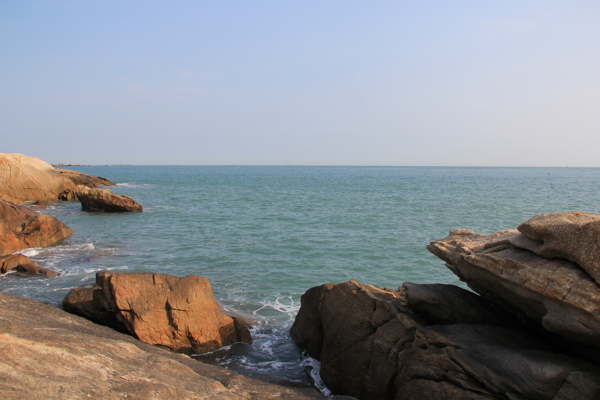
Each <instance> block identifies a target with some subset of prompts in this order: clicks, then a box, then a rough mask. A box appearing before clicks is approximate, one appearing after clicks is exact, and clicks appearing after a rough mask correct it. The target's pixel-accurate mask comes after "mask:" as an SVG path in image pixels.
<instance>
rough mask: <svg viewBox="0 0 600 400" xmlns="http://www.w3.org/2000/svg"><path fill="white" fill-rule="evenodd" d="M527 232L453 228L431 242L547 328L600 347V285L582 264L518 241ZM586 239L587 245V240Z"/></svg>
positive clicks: (480, 286) (472, 283)
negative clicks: (540, 252) (485, 232)
mask: <svg viewBox="0 0 600 400" xmlns="http://www.w3.org/2000/svg"><path fill="white" fill-rule="evenodd" d="M522 239H523V234H521V233H520V232H519V231H516V230H503V231H499V232H496V233H493V234H491V235H482V234H477V233H474V232H473V231H470V230H466V229H458V230H454V231H451V232H450V234H449V235H448V236H447V237H446V238H444V239H441V240H436V241H433V242H431V243H430V244H429V245H428V246H427V248H428V249H429V251H431V252H432V253H433V254H435V255H436V256H438V257H439V258H441V259H442V260H444V261H446V266H447V267H448V268H450V269H451V270H452V271H453V272H454V273H455V274H456V275H458V276H459V277H460V279H461V280H462V281H464V282H466V283H467V285H469V287H470V288H471V289H473V290H474V291H476V292H477V293H479V294H481V295H482V296H484V297H486V298H488V299H490V300H492V301H493V302H495V303H496V304H501V305H503V306H506V307H507V308H510V309H512V310H514V311H516V312H518V313H520V314H521V315H523V316H525V317H528V318H530V319H531V320H532V321H533V322H534V323H536V324H538V325H540V326H541V327H543V328H544V329H545V330H547V331H549V332H551V333H554V334H557V335H560V336H562V337H565V338H569V339H571V340H573V341H575V342H578V343H580V344H584V345H589V346H593V347H595V348H600V287H599V286H598V284H597V283H596V282H595V281H594V280H593V279H592V278H591V277H590V276H589V275H588V274H587V273H586V272H585V271H584V270H582V269H581V268H580V266H579V265H577V264H575V263H573V262H571V261H567V260H564V259H556V258H545V257H542V256H540V255H538V254H536V253H534V252H532V251H529V250H525V249H522V248H519V247H516V246H514V245H513V243H521V242H522V241H523V240H522ZM585 245H586V244H585V243H582V246H585Z"/></svg>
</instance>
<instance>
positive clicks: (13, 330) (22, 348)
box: [0, 293, 323, 400]
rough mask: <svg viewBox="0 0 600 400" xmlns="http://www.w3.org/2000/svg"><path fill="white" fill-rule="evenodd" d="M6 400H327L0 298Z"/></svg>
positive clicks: (0, 362) (0, 367) (0, 391)
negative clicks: (88, 399)
mask: <svg viewBox="0 0 600 400" xmlns="http://www.w3.org/2000/svg"><path fill="white" fill-rule="evenodd" d="M0 354H2V357H0V398H2V399H28V400H38V399H39V400H41V399H44V400H46V399H87V398H92V399H111V400H112V399H115V400H116V399H149V400H152V399H155V400H159V399H182V400H187V399H190V400H192V399H193V400H197V399H216V400H225V399H236V400H238V399H239V400H242V399H248V400H249V399H252V400H267V399H268V400H304V399H320V398H323V397H322V396H321V395H320V394H318V393H317V392H316V391H315V390H313V389H309V388H294V389H293V388H286V387H282V386H278V385H274V384H270V383H265V382H261V381H257V380H255V379H251V378H247V377H244V376H241V375H238V374H236V373H235V372H232V371H228V370H226V369H225V368H221V367H216V366H212V365H207V364H203V363H201V362H199V361H196V360H193V359H191V358H190V357H188V356H185V355H183V354H178V353H173V352H170V351H167V350H164V349H160V348H157V347H154V346H150V345H148V344H146V343H143V342H141V341H139V340H136V339H134V338H133V337H131V336H129V335H123V334H120V333H118V332H116V331H114V330H112V329H110V328H107V327H104V326H101V325H97V324H94V323H92V322H90V321H88V320H86V319H83V318H81V317H78V316H76V315H72V314H69V313H66V312H64V311H62V310H59V309H57V308H54V307H51V306H48V305H45V304H42V303H39V302H36V301H33V300H29V299H24V298H20V297H15V296H10V295H7V294H4V293H0Z"/></svg>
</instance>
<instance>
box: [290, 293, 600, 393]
mask: <svg viewBox="0 0 600 400" xmlns="http://www.w3.org/2000/svg"><path fill="white" fill-rule="evenodd" d="M418 286H419V285H415V284H405V285H404V287H402V288H400V290H398V291H394V290H389V289H380V288H377V287H374V286H369V285H363V284H360V283H358V282H356V281H349V282H345V283H341V284H337V285H334V284H327V285H323V286H318V287H315V288H312V289H310V290H309V291H307V292H306V294H305V295H304V296H303V297H302V305H301V309H300V311H299V313H298V316H297V318H296V321H295V323H294V325H293V327H292V329H291V334H292V337H293V338H294V340H295V341H296V343H298V345H299V346H300V347H302V348H305V349H307V351H308V354H309V355H311V356H313V357H315V358H318V359H320V361H321V363H322V365H321V377H322V379H323V381H324V382H325V384H326V385H327V386H328V387H329V388H330V389H331V390H332V391H333V392H334V393H337V394H349V395H352V396H355V397H357V398H359V399H361V400H362V399H365V400H366V399H378V400H379V399H578V400H581V399H597V398H600V368H599V367H598V366H597V365H595V364H593V363H590V362H587V361H585V360H583V359H581V358H578V357H574V356H571V355H567V354H563V353H559V352H557V351H556V349H555V347H554V346H553V345H551V344H548V343H546V342H544V341H543V340H540V339H539V338H537V337H534V336H531V335H529V334H526V333H523V332H521V331H519V330H516V329H512V328H507V327H503V326H498V325H505V326H513V325H515V324H514V323H513V322H512V321H508V322H507V323H503V322H502V321H500V320H499V316H498V315H496V314H495V309H494V308H495V306H493V305H490V304H489V302H487V301H486V300H484V299H479V298H477V296H476V295H474V294H472V293H468V294H467V291H465V290H463V289H459V288H453V289H449V288H448V287H446V286H445V285H444V286H443V287H440V286H438V285H422V287H418ZM473 296H475V297H473ZM444 303H448V307H447V308H446V309H447V310H449V312H448V314H444V307H443V306H442V309H441V310H434V309H433V307H432V306H433V305H435V304H439V305H443V304H444ZM411 304H412V306H415V309H413V308H412V307H411ZM457 305H459V306H460V307H461V309H460V310H456V309H454V307H455V306H457ZM417 309H419V310H420V312H417ZM488 312H489V313H491V315H488ZM421 313H422V314H421ZM500 315H502V314H500ZM431 321H437V323H438V324H430V322H431ZM465 322H468V323H465ZM442 323H443V324H442ZM490 323H491V324H495V325H490Z"/></svg>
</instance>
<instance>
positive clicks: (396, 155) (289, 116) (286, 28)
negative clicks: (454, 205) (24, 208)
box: [0, 0, 600, 167]
mask: <svg viewBox="0 0 600 400" xmlns="http://www.w3.org/2000/svg"><path fill="white" fill-rule="evenodd" d="M598 21H600V3H599V2H592V1H577V2H564V1H552V0H551V1H528V0H526V1H506V2H498V3H491V2H477V1H456V2H451V3H448V2H441V1H434V2H427V3H424V2H416V3H408V2H392V1H381V2H375V3H374V2H369V3H367V2H358V1H330V2H317V1H305V2H298V3H291V2H275V1H257V2H251V3H250V2H249V3H241V4H240V3H237V2H232V1H223V2H194V1H182V2H176V3H166V2H160V1H144V2H142V1H129V2H117V1H112V0H110V1H103V2H79V1H70V0H69V1H67V0H63V1H54V0H49V1H40V0H38V1H30V0H24V1H18V2H1V3H0V37H1V38H2V40H0V50H1V51H2V54H3V62H2V63H0V73H1V75H2V79H1V80H0V132H2V138H3V140H2V146H0V152H4V153H21V154H25V155H29V156H35V157H39V158H41V159H42V160H44V161H47V162H49V163H67V164H69V163H71V164H81V165H239V166H249V165H281V166H286V165H298V166H313V165H314V166H434V167H435V166H448V167H454V166H461V167H470V166H472V167H504V166H516V167H537V166H539V167H567V166H568V167H598V166H600V158H599V157H598V156H597V149H598V148H600V112H599V111H598V110H600V73H599V72H598V71H600V23H598Z"/></svg>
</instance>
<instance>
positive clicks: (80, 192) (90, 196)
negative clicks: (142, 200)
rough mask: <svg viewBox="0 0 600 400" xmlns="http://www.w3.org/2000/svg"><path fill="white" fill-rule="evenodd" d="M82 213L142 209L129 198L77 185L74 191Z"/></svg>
mask: <svg viewBox="0 0 600 400" xmlns="http://www.w3.org/2000/svg"><path fill="white" fill-rule="evenodd" d="M75 195H76V197H77V199H79V201H80V202H81V209H82V210H83V211H91V212H142V211H143V207H142V206H141V204H139V203H138V202H137V201H135V200H134V199H132V198H131V197H129V196H125V195H118V194H114V193H113V192H111V191H110V190H109V189H95V188H89V187H87V186H83V185H79V186H77V188H76V190H75Z"/></svg>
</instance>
